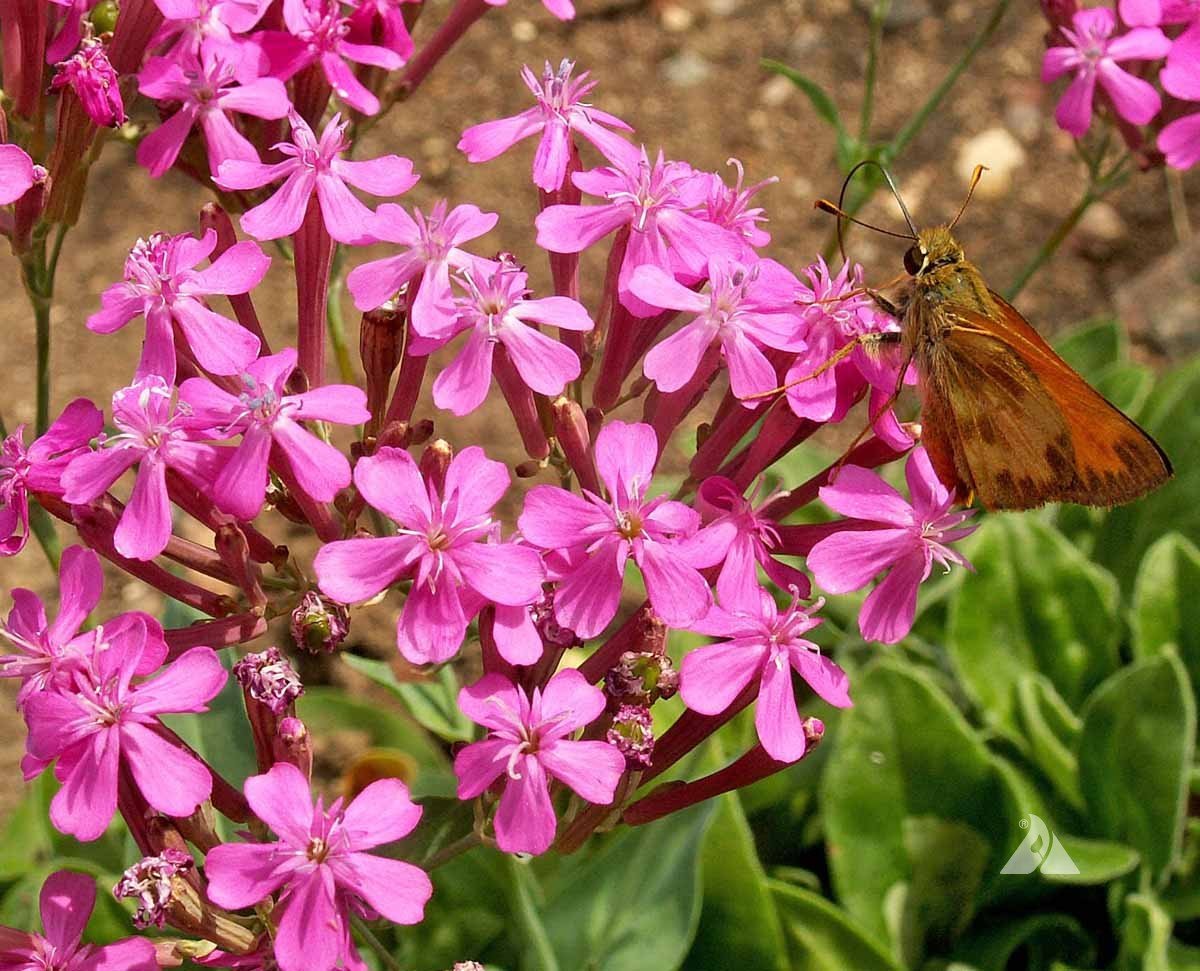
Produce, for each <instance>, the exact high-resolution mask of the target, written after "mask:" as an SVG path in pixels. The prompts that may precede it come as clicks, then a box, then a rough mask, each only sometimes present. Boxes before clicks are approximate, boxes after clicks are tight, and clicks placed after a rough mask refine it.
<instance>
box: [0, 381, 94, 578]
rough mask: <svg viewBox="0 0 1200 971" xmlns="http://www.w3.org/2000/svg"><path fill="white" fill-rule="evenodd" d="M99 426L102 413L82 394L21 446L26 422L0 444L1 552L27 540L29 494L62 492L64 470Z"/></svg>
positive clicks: (11, 551) (18, 547)
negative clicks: (39, 432) (44, 428)
mask: <svg viewBox="0 0 1200 971" xmlns="http://www.w3.org/2000/svg"><path fill="white" fill-rule="evenodd" d="M103 428H104V415H103V414H101V412H100V409H99V408H97V407H96V406H95V405H94V404H92V403H91V402H90V401H88V400H87V399H86V398H76V399H75V400H74V401H72V402H71V403H70V404H69V405H67V407H66V408H64V409H63V413H62V414H61V415H59V416H58V418H56V419H55V420H54V422H53V424H51V425H50V427H49V428H47V429H46V433H45V434H44V435H42V436H40V437H39V438H35V439H34V440H33V442H31V443H30V445H29V447H28V448H26V446H25V426H24V425H18V426H17V428H16V430H15V431H14V432H13V433H12V434H11V435H9V436H8V437H7V438H5V439H4V442H3V444H0V556H13V555H15V554H17V553H20V552H21V550H23V549H24V548H25V543H26V541H27V540H28V539H29V494H30V493H31V492H44V493H47V494H49V495H52V496H61V495H62V490H63V486H62V474H63V470H64V469H65V468H66V467H67V465H68V464H70V462H71V460H72V459H73V458H75V456H77V455H80V454H82V453H84V452H86V451H87V449H88V442H90V441H91V440H92V439H93V438H95V437H96V436H97V435H99V434H100V432H101V430H102V429H103Z"/></svg>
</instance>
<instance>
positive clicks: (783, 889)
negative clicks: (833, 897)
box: [745, 880, 900, 971]
mask: <svg viewBox="0 0 1200 971" xmlns="http://www.w3.org/2000/svg"><path fill="white" fill-rule="evenodd" d="M770 888H771V892H772V893H773V894H774V896H775V904H776V907H777V908H778V911H779V917H780V920H781V922H782V924H783V930H784V934H785V936H786V938H787V944H788V952H789V955H790V957H791V964H790V965H789V967H790V969H791V971H848V969H851V968H852V969H853V971H900V966H899V965H898V964H896V962H895V961H893V960H892V958H891V957H890V956H889V955H888V954H887V952H886V951H884V950H883V949H882V948H880V947H879V946H878V945H877V944H876V943H875V942H874V941H873V940H872V939H871V937H870V936H869V935H868V934H866V933H864V932H863V931H862V930H860V929H859V928H858V927H856V926H855V924H854V921H853V919H852V918H851V917H850V915H848V914H847V913H846V912H845V911H844V910H840V909H839V908H838V907H836V906H835V905H834V904H833V903H831V902H830V901H828V900H826V899H825V898H824V897H822V896H820V895H819V894H815V893H813V892H811V891H809V890H804V889H802V888H801V887H796V886H793V885H792V884H790V883H781V882H780V881H778V880H772V881H770ZM745 967H746V968H747V971H749V968H750V967H751V965H746V966H745Z"/></svg>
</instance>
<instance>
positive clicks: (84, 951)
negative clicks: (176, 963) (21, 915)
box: [0, 870, 158, 971]
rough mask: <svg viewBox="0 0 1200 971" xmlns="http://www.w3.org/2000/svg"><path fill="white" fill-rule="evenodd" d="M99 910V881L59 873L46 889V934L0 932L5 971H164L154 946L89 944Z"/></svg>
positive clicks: (130, 940)
mask: <svg viewBox="0 0 1200 971" xmlns="http://www.w3.org/2000/svg"><path fill="white" fill-rule="evenodd" d="M95 906H96V880H95V878H94V877H91V876H89V875H87V874H85V873H75V872H73V871H71V870H59V871H57V872H56V873H52V874H50V876H48V877H47V878H46V882H45V883H43V884H42V891H41V894H40V896H39V909H40V912H41V917H42V928H43V931H42V933H41V934H38V933H36V932H29V931H23V930H17V929H16V928H13V927H0V971H118V969H119V971H158V961H157V960H155V955H154V943H153V942H152V941H150V940H147V939H146V938H144V937H126V938H123V939H121V940H119V941H116V942H114V943H112V944H107V945H105V946H104V947H97V946H96V945H94V944H86V943H84V940H83V932H84V928H85V927H86V926H87V922H88V918H90V917H91V916H92V910H93V909H94V908H95Z"/></svg>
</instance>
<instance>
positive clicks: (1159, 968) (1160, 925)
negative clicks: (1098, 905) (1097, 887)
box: [1115, 893, 1181, 971]
mask: <svg viewBox="0 0 1200 971" xmlns="http://www.w3.org/2000/svg"><path fill="white" fill-rule="evenodd" d="M1124 907H1125V919H1124V921H1123V922H1122V924H1121V950H1120V952H1119V953H1118V955H1117V962H1116V965H1115V967H1116V971H1181V969H1180V968H1177V967H1176V966H1175V965H1174V964H1172V963H1171V958H1170V953H1169V952H1170V946H1171V930H1172V927H1173V922H1172V921H1171V918H1170V915H1168V914H1167V912H1166V911H1165V910H1163V908H1162V905H1161V904H1160V903H1159V902H1158V901H1157V900H1155V899H1154V897H1152V896H1150V895H1149V894H1143V893H1131V894H1130V895H1129V896H1128V897H1126V898H1125V901H1124Z"/></svg>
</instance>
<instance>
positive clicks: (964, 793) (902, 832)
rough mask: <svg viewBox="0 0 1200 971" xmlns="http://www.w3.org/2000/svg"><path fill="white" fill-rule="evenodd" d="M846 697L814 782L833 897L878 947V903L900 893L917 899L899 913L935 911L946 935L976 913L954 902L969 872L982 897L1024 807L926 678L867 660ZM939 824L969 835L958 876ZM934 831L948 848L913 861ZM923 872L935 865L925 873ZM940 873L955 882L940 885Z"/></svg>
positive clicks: (881, 930) (881, 924) (884, 929)
mask: <svg viewBox="0 0 1200 971" xmlns="http://www.w3.org/2000/svg"><path fill="white" fill-rule="evenodd" d="M854 701H855V704H854V707H853V708H851V709H849V710H848V711H846V712H845V714H844V715H843V718H842V722H841V727H840V735H839V737H838V742H837V746H836V748H835V749H834V751H833V753H832V755H831V756H830V758H829V764H828V767H827V768H826V771H825V777H824V779H823V780H822V786H821V804H822V807H823V809H824V815H825V830H826V835H827V839H828V855H829V860H830V869H831V873H832V876H833V882H834V887H835V888H836V890H837V894H838V897H839V898H840V899H841V900H842V902H843V903H844V905H845V906H846V909H847V910H848V911H849V913H850V915H851V917H852V918H853V919H854V920H855V921H856V922H857V923H858V924H859V925H860V926H861V927H863V928H864V930H865V931H866V932H867V933H868V934H870V935H871V936H872V937H873V938H874V940H875V941H877V942H878V943H880V944H884V943H886V942H888V940H889V934H888V921H887V917H886V914H885V911H884V907H883V903H884V901H885V899H886V898H887V897H888V894H889V893H897V892H900V891H894V890H893V888H895V887H897V886H902V892H903V893H904V894H905V895H906V898H907V897H911V895H912V894H914V893H916V894H919V895H920V899H916V900H912V899H905V900H903V901H901V903H902V905H903V906H902V907H901V911H902V912H904V913H909V914H912V913H927V914H935V915H940V919H939V921H938V922H936V923H931V924H930V925H929V928H930V929H931V930H932V929H934V928H935V927H936V928H937V929H938V931H939V933H940V931H941V930H951V929H953V927H955V926H957V922H958V920H959V919H960V917H961V915H962V914H963V913H969V911H970V909H971V908H972V907H974V906H975V900H974V899H973V895H969V896H968V897H967V899H962V896H961V895H962V893H963V891H964V888H966V887H971V886H973V885H976V881H975V879H974V877H973V876H972V874H973V873H978V874H983V880H982V884H981V885H980V893H979V895H980V896H981V897H983V896H984V895H985V894H986V893H987V892H988V887H989V884H990V883H994V882H995V880H996V878H997V877H998V876H999V871H1000V868H1001V867H1002V866H1003V865H1004V862H1005V860H1007V859H1008V856H1009V854H1010V853H1011V851H1012V848H1011V846H1009V845H1008V844H1009V843H1010V842H1011V840H1012V829H1013V828H1014V827H1015V825H1016V821H1017V820H1018V819H1020V817H1021V811H1020V810H1019V809H1018V807H1017V806H1016V805H1015V803H1014V798H1013V795H1012V792H1011V790H1010V788H1009V786H1008V785H1007V784H1006V782H1005V780H1004V778H1003V777H1002V775H1001V773H1000V771H999V770H998V768H997V767H996V765H995V764H994V763H993V759H992V756H991V755H990V754H989V752H988V750H987V748H986V747H985V746H984V744H983V742H982V741H981V740H980V739H979V737H978V736H977V735H976V734H975V733H974V732H973V731H972V730H971V728H970V726H969V725H968V724H967V723H966V721H965V719H964V718H963V717H962V715H961V713H960V712H959V711H958V709H957V708H955V707H954V705H953V704H952V703H951V701H950V699H949V698H947V697H946V696H945V694H944V693H943V692H942V691H941V689H940V688H938V687H937V685H936V683H935V682H934V681H933V679H932V678H931V677H930V676H929V675H928V674H926V673H925V672H922V671H918V670H910V669H908V668H906V667H904V666H902V665H900V664H899V663H897V662H895V661H891V660H883V661H880V662H877V663H875V664H872V665H870V666H869V667H867V668H866V669H864V670H863V672H862V673H861V674H860V675H859V677H858V680H857V681H856V682H855V692H854ZM912 819H917V820H922V821H921V822H916V823H914V822H909V820H912ZM926 820H929V821H926ZM937 820H941V821H944V822H945V823H947V824H952V825H954V826H961V827H962V829H961V830H957V832H958V833H959V834H965V833H966V831H967V830H968V829H969V830H970V831H971V835H970V836H969V837H966V836H965V835H964V839H965V841H966V842H965V843H964V849H965V850H966V852H965V853H964V858H963V859H961V860H960V862H959V863H958V864H957V865H958V866H960V867H961V868H962V869H961V871H958V872H954V867H955V866H956V864H955V863H954V861H953V860H951V859H949V857H950V855H951V854H950V851H949V849H948V848H946V847H947V845H948V843H949V842H950V840H949V837H950V834H951V830H949V829H946V828H943V827H938V826H937V824H936V821H937ZM914 827H917V828H916V829H914ZM922 828H923V829H922ZM931 833H932V834H935V835H937V836H938V838H939V840H940V843H941V846H942V847H943V848H946V849H945V852H943V851H942V850H941V849H939V851H938V853H937V854H936V855H935V857H934V858H933V859H930V860H928V861H926V860H923V859H914V853H915V854H918V855H920V854H923V853H924V852H925V850H926V849H927V848H928V845H929V835H930V834H931ZM918 834H921V835H922V838H921V839H918V838H917V836H918ZM927 866H930V867H933V868H934V870H933V871H931V872H929V873H925V872H923V869H924V868H925V867H927ZM941 867H946V868H947V872H948V873H949V872H954V877H953V880H952V881H950V882H949V883H946V884H940V885H939V883H938V880H937V879H936V870H937V869H938V868H941ZM951 884H953V885H951ZM893 906H899V904H896V903H895V901H894V902H893ZM956 915H957V916H956Z"/></svg>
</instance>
